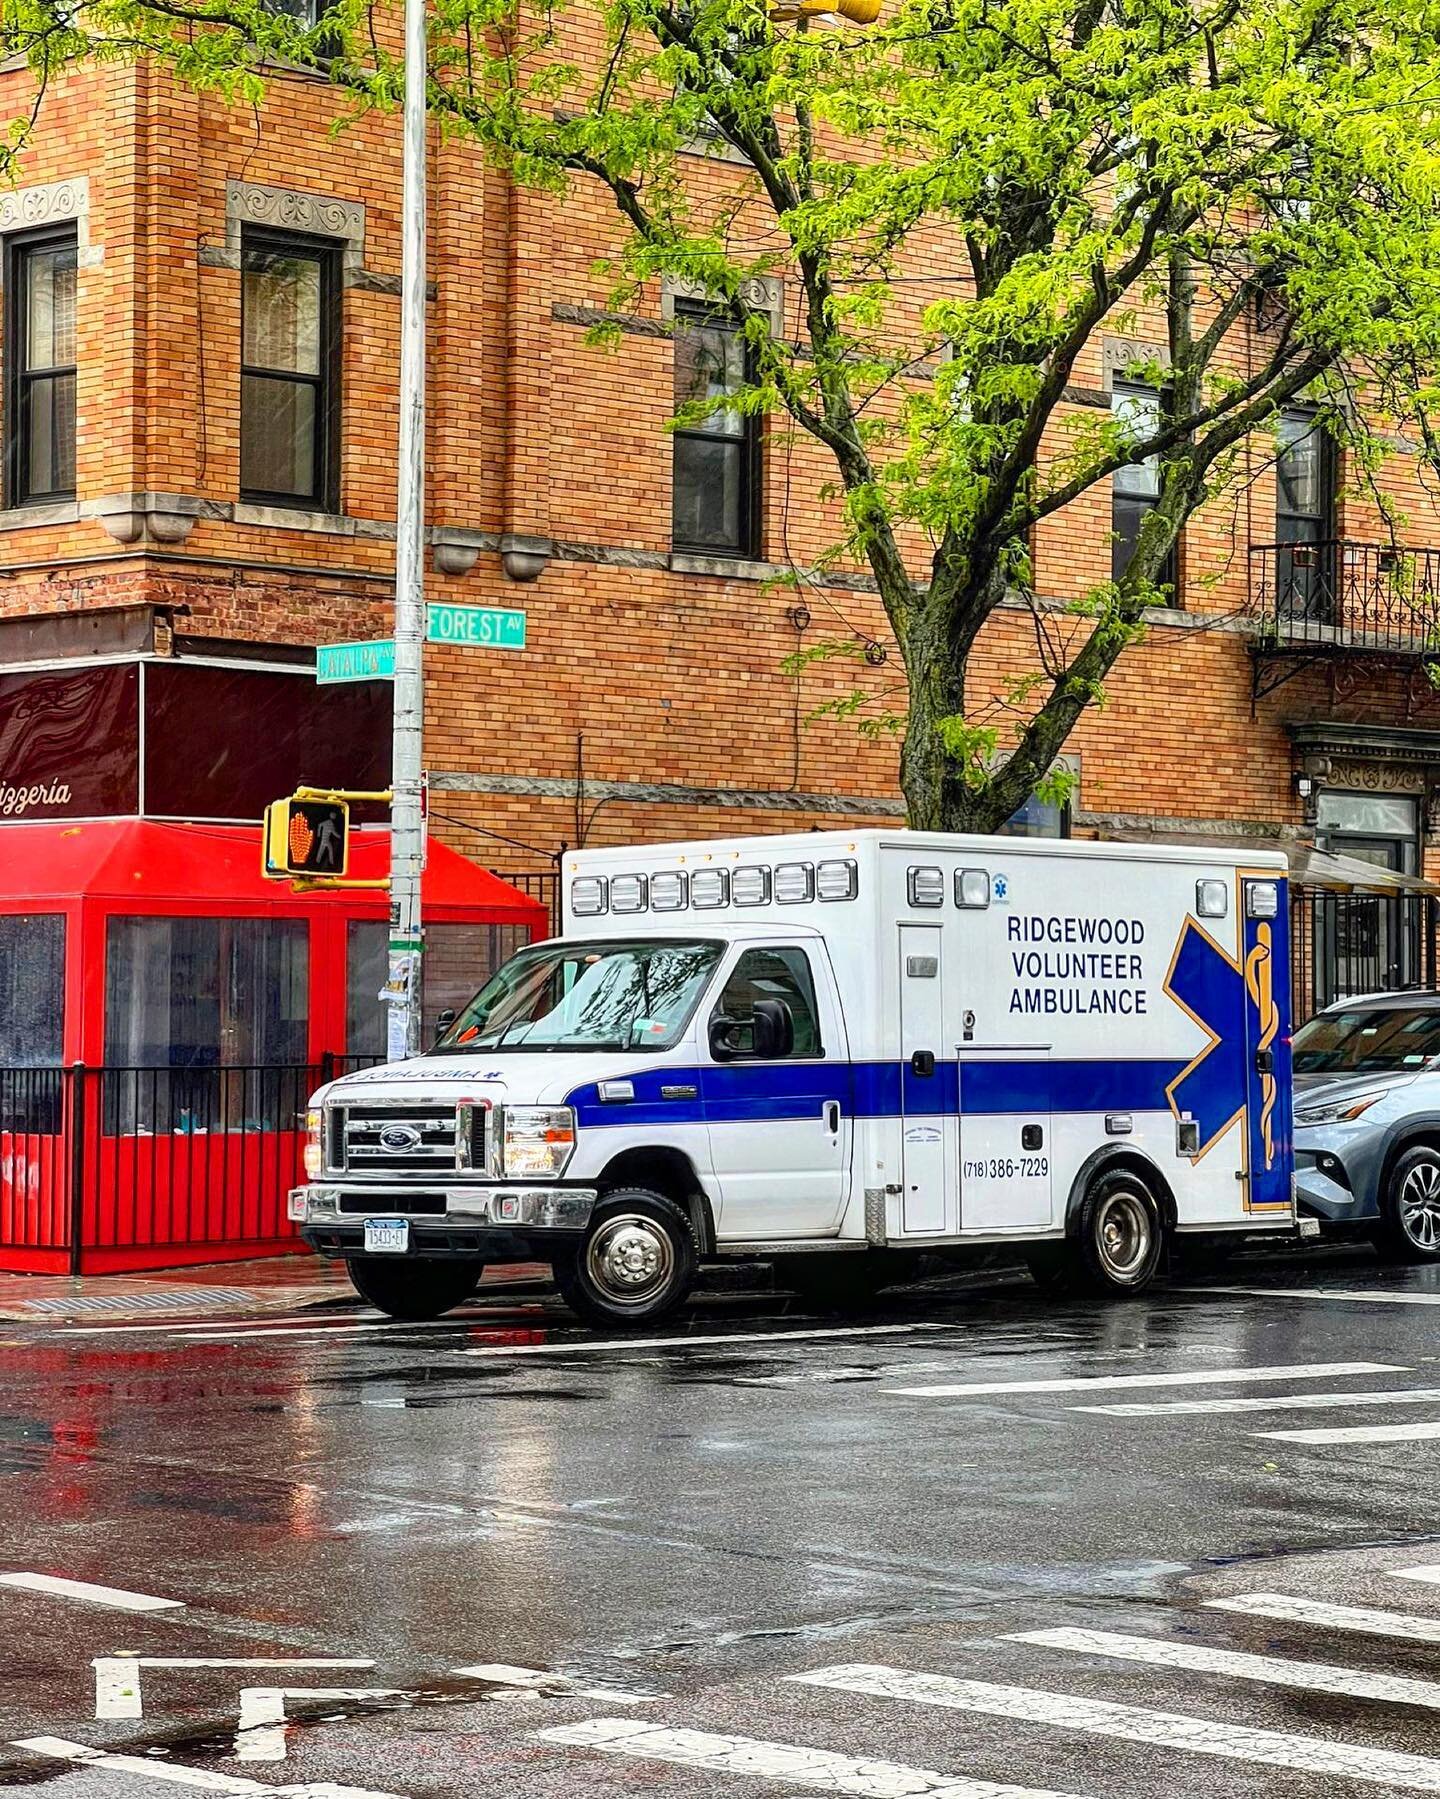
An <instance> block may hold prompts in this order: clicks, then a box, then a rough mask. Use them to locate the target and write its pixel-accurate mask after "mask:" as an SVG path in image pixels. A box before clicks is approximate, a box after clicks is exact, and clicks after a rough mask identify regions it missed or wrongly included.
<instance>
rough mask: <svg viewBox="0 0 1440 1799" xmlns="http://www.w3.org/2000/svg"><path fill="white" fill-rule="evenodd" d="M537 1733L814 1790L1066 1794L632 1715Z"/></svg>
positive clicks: (1036, 1797) (953, 1796) (934, 1798)
mask: <svg viewBox="0 0 1440 1799" xmlns="http://www.w3.org/2000/svg"><path fill="white" fill-rule="evenodd" d="M535 1736H536V1740H537V1741H539V1742H542V1743H559V1744H563V1745H565V1746H566V1747H568V1748H574V1749H603V1750H606V1751H608V1752H609V1753H610V1754H611V1755H634V1756H637V1757H639V1758H640V1759H641V1760H644V1761H657V1762H668V1763H670V1764H671V1765H672V1766H675V1767H680V1768H703V1769H704V1770H706V1772H708V1773H713V1774H740V1775H744V1776H746V1777H747V1778H748V1779H750V1780H752V1781H754V1780H773V1781H775V1782H776V1783H777V1784H779V1785H782V1786H797V1787H805V1788H808V1789H809V1790H810V1791H811V1792H820V1793H852V1794H855V1795H856V1796H857V1799H896V1795H898V1794H901V1793H903V1794H906V1795H915V1796H916V1799H919V1796H920V1795H924V1799H1066V1796H1065V1795H1064V1794H1059V1793H1053V1792H1044V1791H1041V1790H1040V1789H1039V1788H1036V1787H1017V1786H1007V1785H1004V1784H1001V1783H998V1782H996V1781H993V1780H966V1779H965V1778H963V1777H962V1776H959V1775H955V1774H936V1773H933V1772H932V1771H931V1770H930V1769H929V1768H912V1767H907V1766H906V1765H905V1764H904V1763H903V1762H881V1761H864V1760H857V1759H856V1758H855V1757H853V1756H849V1755H837V1754H835V1753H834V1751H833V1750H829V1749H806V1748H802V1747H801V1746H800V1745H799V1744H798V1743H766V1742H762V1741H760V1740H759V1739H757V1738H755V1737H737V1736H729V1735H720V1734H719V1733H718V1732H714V1731H709V1730H665V1729H662V1728H660V1727H659V1726H657V1725H653V1724H641V1723H637V1722H636V1721H635V1720H633V1719H630V1718H593V1719H591V1720H590V1721H589V1722H588V1723H585V1724H559V1725H556V1726H555V1728H554V1729H553V1730H539V1731H536V1733H535Z"/></svg>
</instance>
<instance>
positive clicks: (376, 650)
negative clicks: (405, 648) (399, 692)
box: [315, 637, 395, 685]
mask: <svg viewBox="0 0 1440 1799" xmlns="http://www.w3.org/2000/svg"><path fill="white" fill-rule="evenodd" d="M394 674H395V644H394V640H393V639H392V638H389V637H377V638H376V639H375V640H374V641H373V642H371V643H322V644H321V645H320V647H319V648H318V649H317V650H316V652H315V679H316V680H317V681H318V682H320V683H321V684H322V685H323V684H324V683H326V682H327V681H388V680H390V679H392V678H393V676H394Z"/></svg>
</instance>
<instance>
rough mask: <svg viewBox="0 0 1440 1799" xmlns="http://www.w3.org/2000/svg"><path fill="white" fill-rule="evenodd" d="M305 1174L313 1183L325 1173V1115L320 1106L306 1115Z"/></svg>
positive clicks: (313, 1107)
mask: <svg viewBox="0 0 1440 1799" xmlns="http://www.w3.org/2000/svg"><path fill="white" fill-rule="evenodd" d="M305 1172H306V1174H308V1175H309V1176H310V1179H311V1180H312V1181H313V1180H314V1179H315V1177H316V1175H319V1174H323V1173H324V1172H325V1114H324V1113H323V1112H322V1111H321V1110H320V1108H319V1107H318V1106H312V1107H311V1108H310V1110H309V1111H308V1112H307V1113H306V1114H305Z"/></svg>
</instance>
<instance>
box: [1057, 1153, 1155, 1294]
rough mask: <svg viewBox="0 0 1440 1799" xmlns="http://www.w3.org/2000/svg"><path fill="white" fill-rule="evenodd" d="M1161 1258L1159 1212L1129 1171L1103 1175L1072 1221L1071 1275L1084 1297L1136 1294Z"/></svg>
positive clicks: (1144, 1185)
mask: <svg viewBox="0 0 1440 1799" xmlns="http://www.w3.org/2000/svg"><path fill="white" fill-rule="evenodd" d="M1164 1253H1165V1229H1164V1226H1163V1224H1162V1223H1161V1218H1160V1206H1159V1202H1158V1201H1157V1200H1156V1198H1155V1195H1154V1193H1153V1192H1152V1190H1151V1188H1150V1186H1149V1184H1148V1183H1147V1182H1146V1180H1145V1178H1144V1176H1143V1175H1141V1174H1138V1173H1137V1172H1136V1171H1135V1170H1134V1169H1133V1168H1109V1169H1104V1170H1102V1171H1101V1172H1100V1173H1099V1174H1097V1175H1096V1176H1095V1177H1094V1179H1093V1180H1092V1181H1091V1182H1090V1185H1089V1186H1088V1187H1087V1188H1086V1189H1085V1196H1084V1198H1083V1199H1082V1200H1081V1202H1080V1212H1079V1216H1078V1217H1077V1219H1076V1230H1075V1237H1074V1274H1075V1278H1076V1281H1077V1284H1078V1286H1079V1287H1080V1289H1081V1290H1082V1291H1084V1292H1089V1293H1100V1294H1119V1293H1140V1292H1142V1291H1143V1290H1144V1289H1145V1288H1146V1287H1148V1286H1149V1285H1150V1283H1151V1281H1153V1280H1154V1278H1155V1274H1156V1270H1157V1269H1158V1268H1159V1266H1160V1259H1161V1257H1162V1256H1163V1254H1164Z"/></svg>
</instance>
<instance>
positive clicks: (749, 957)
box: [711, 949, 825, 1056]
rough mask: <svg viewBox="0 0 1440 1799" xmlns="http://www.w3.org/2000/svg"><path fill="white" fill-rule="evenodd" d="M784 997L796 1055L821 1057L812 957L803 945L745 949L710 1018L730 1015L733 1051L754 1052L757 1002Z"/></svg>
mask: <svg viewBox="0 0 1440 1799" xmlns="http://www.w3.org/2000/svg"><path fill="white" fill-rule="evenodd" d="M757 999H779V1000H784V1002H785V1004H786V1005H787V1006H789V1008H790V1016H791V1017H792V1018H793V1019H794V1021H795V1047H794V1049H792V1050H791V1052H790V1053H791V1055H792V1056H821V1055H823V1054H824V1053H825V1051H824V1048H823V1045H822V1044H821V1041H820V1014H819V1009H818V1007H817V1006H816V1004H815V982H814V980H813V978H812V976H811V973H810V959H809V957H808V956H807V955H806V954H805V952H804V950H802V949H747V950H746V951H745V953H744V955H743V956H741V958H740V960H739V961H738V962H737V963H736V964H735V966H734V968H733V969H732V970H731V971H730V975H729V978H728V979H727V980H726V982H725V986H724V989H723V990H722V992H721V994H720V997H719V999H718V1000H717V1001H716V1002H715V1010H714V1012H713V1013H712V1015H711V1016H712V1018H725V1019H728V1020H729V1021H730V1022H731V1024H732V1025H733V1026H734V1029H733V1030H732V1031H731V1033H730V1053H731V1054H732V1055H734V1056H748V1055H753V1054H754V1053H755V1026H754V1022H753V1021H754V1017H755V1002H756V1000H757Z"/></svg>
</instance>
